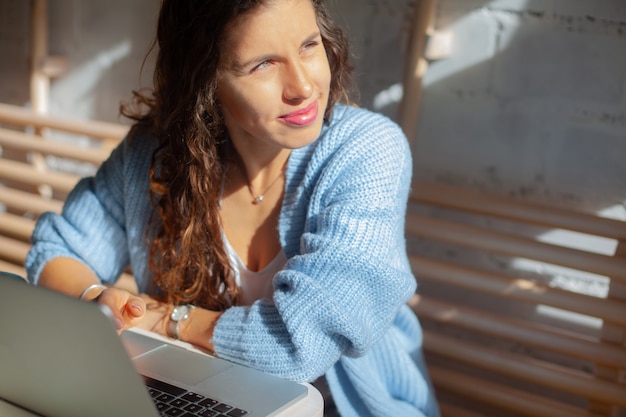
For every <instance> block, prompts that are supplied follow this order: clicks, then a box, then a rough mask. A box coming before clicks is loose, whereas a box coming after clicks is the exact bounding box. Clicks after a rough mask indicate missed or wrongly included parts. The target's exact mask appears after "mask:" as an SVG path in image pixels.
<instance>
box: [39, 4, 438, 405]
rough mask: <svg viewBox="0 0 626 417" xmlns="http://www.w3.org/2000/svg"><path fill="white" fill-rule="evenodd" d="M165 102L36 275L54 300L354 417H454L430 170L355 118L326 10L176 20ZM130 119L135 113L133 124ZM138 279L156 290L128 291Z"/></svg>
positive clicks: (72, 215)
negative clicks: (120, 284)
mask: <svg viewBox="0 0 626 417" xmlns="http://www.w3.org/2000/svg"><path fill="white" fill-rule="evenodd" d="M157 42H158V46H159V54H158V58H157V62H156V71H155V77H154V84H155V88H154V91H153V93H152V95H151V96H148V95H141V94H138V93H136V95H135V97H136V99H137V102H138V103H139V104H142V105H144V106H147V111H146V112H145V113H144V114H137V115H135V116H132V117H134V119H135V120H136V121H137V123H136V124H135V125H134V127H133V129H132V130H131V132H130V134H129V136H128V138H126V139H125V140H124V141H123V142H122V143H121V144H120V146H119V147H118V148H117V149H115V150H114V151H113V153H112V154H111V156H110V158H109V159H108V160H107V161H106V162H105V163H104V164H103V165H102V167H101V168H100V169H99V170H98V172H97V174H96V175H95V177H94V178H89V179H85V180H82V181H81V182H80V183H79V184H78V185H77V186H76V188H75V189H74V191H73V192H72V193H71V195H70V196H69V197H68V199H67V201H66V205H65V208H64V210H63V214H62V215H55V214H50V213H49V214H45V215H43V216H42V217H41V218H40V220H39V222H38V224H37V227H36V230H35V232H34V235H33V243H34V244H33V248H32V250H31V251H30V253H29V255H28V258H27V270H28V274H29V278H30V279H31V280H32V281H34V282H37V283H38V284H39V285H45V286H47V287H50V288H54V289H56V290H58V291H62V292H65V293H68V294H70V295H74V296H76V297H80V298H81V299H84V300H94V301H97V302H99V303H102V304H105V305H107V306H109V307H110V308H111V310H112V311H113V313H114V315H115V318H116V321H117V325H118V328H119V329H120V330H123V329H125V328H128V327H131V326H138V327H142V328H145V329H149V330H152V331H156V332H159V333H161V334H164V335H167V336H170V337H173V338H179V339H182V340H184V341H187V342H190V343H193V344H195V345H197V346H199V347H200V348H203V349H206V350H208V351H210V352H213V353H214V354H216V355H217V356H220V357H223V358H225V359H228V360H232V361H235V362H239V363H242V364H244V365H247V366H250V367H254V368H257V369H260V370H262V371H265V372H268V373H271V374H275V375H278V376H282V377H285V378H290V379H293V380H298V381H316V380H319V378H320V377H321V380H322V381H324V382H326V381H327V383H328V386H329V387H330V391H331V393H332V398H333V400H334V402H335V403H336V407H337V409H338V411H339V413H340V414H341V415H344V416H368V415H372V416H435V415H437V413H438V412H437V407H436V404H435V402H434V400H433V396H432V390H431V389H430V386H429V382H428V377H427V375H426V373H425V370H424V369H423V364H422V359H421V330H420V327H419V323H418V322H417V319H416V318H415V316H414V315H413V314H412V312H411V310H410V309H409V308H408V307H407V306H406V305H405V303H406V301H407V300H408V298H409V297H410V296H411V295H412V294H413V293H414V290H415V280H414V277H413V276H412V274H411V270H410V268H409V264H408V261H407V257H406V250H405V243H404V237H403V236H404V235H403V229H404V216H405V210H406V202H407V195H408V189H409V182H410V175H411V160H410V152H409V149H408V147H407V144H406V140H405V138H404V137H403V135H402V133H401V131H400V129H399V128H398V127H397V126H396V125H395V124H394V123H392V122H391V121H389V120H388V119H386V118H384V117H382V116H379V115H376V114H373V113H370V112H368V111H365V110H360V109H357V108H355V107H350V106H346V105H343V104H337V103H338V101H339V100H340V99H344V101H346V99H347V85H348V78H349V65H348V59H347V57H348V54H347V48H346V41H345V39H344V37H343V35H342V32H341V31H340V29H339V28H338V27H337V26H336V25H335V24H334V23H333V22H332V21H331V20H330V18H329V16H328V14H327V12H326V10H325V8H324V6H323V4H322V0H256V1H254V0H239V1H235V0H221V1H217V0H210V1H209V0H205V1H200V0H196V1H184V2H182V1H176V0H165V1H163V4H162V8H161V14H160V18H159V24H158V32H157ZM126 114H129V113H128V111H126ZM128 266H130V267H131V268H132V271H133V274H134V277H135V279H136V282H137V286H138V289H139V295H133V294H130V293H128V292H126V291H123V290H121V289H115V288H110V287H108V286H103V285H102V283H106V284H113V283H114V282H115V281H116V279H117V277H118V276H119V275H120V273H121V272H122V271H123V270H124V269H125V268H127V267H128Z"/></svg>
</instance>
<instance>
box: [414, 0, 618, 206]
mask: <svg viewBox="0 0 626 417" xmlns="http://www.w3.org/2000/svg"><path fill="white" fill-rule="evenodd" d="M437 26H438V29H439V30H444V31H450V32H451V33H452V34H453V37H454V39H455V42H454V44H453V52H452V55H451V56H450V57H449V58H447V59H444V60H441V61H439V62H434V63H432V65H431V66H430V68H429V71H428V73H427V75H426V78H425V80H424V93H423V97H422V99H423V106H422V112H421V114H420V118H419V128H418V134H417V137H416V138H415V150H416V152H415V155H416V165H415V166H416V173H417V175H418V177H422V178H428V179H435V180H437V181H444V182H449V183H458V184H462V185H466V186H471V187H479V188H485V189H489V190H492V191H498V192H502V193H507V194H514V195H520V196H523V197H527V198H530V199H537V200H550V201H554V202H558V203H562V204H567V205H574V206H577V207H580V208H585V209H589V210H593V211H599V210H608V209H611V210H612V213H613V215H615V216H617V217H619V218H625V216H624V203H625V202H626V164H625V163H624V158H625V157H626V95H625V94H626V53H625V52H626V2H624V1H622V0H601V1H598V0H553V1H545V0H494V1H485V0H441V1H440V7H439V9H438V14H437Z"/></svg>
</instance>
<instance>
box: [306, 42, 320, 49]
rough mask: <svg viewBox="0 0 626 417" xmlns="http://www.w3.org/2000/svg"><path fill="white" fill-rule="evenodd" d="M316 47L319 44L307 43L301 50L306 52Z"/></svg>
mask: <svg viewBox="0 0 626 417" xmlns="http://www.w3.org/2000/svg"><path fill="white" fill-rule="evenodd" d="M317 45H319V42H317V41H311V42H307V43H305V44H304V46H303V49H305V50H307V49H313V48H315V47H316V46H317Z"/></svg>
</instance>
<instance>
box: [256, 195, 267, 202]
mask: <svg viewBox="0 0 626 417" xmlns="http://www.w3.org/2000/svg"><path fill="white" fill-rule="evenodd" d="M264 198H265V196H264V195H260V196H258V197H255V198H254V204H261V203H262V202H263V199H264Z"/></svg>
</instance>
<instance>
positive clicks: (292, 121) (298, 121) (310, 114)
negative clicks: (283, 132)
mask: <svg viewBox="0 0 626 417" xmlns="http://www.w3.org/2000/svg"><path fill="white" fill-rule="evenodd" d="M317 112H318V103H317V101H314V102H313V103H311V104H309V105H308V106H306V107H305V108H303V109H300V110H297V111H294V112H292V113H289V114H284V115H282V116H280V117H279V119H280V120H282V121H283V122H285V123H287V124H288V125H292V126H299V127H300V126H308V125H310V124H311V123H313V122H315V120H317Z"/></svg>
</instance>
